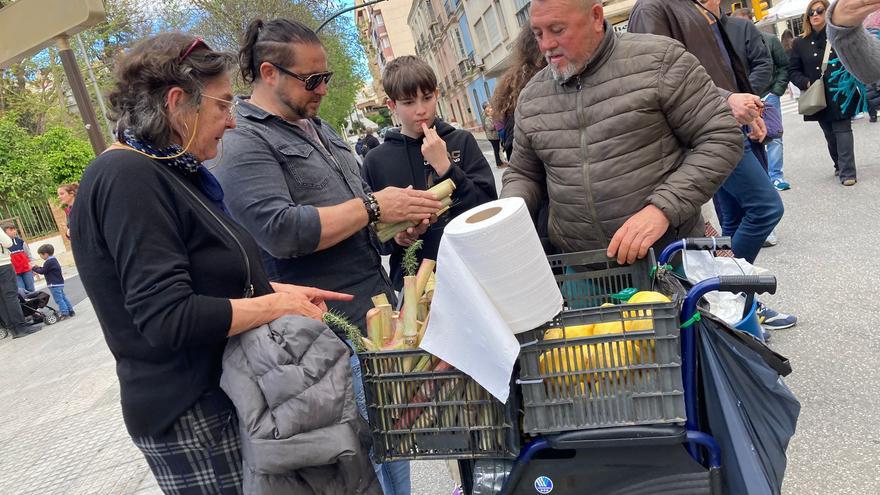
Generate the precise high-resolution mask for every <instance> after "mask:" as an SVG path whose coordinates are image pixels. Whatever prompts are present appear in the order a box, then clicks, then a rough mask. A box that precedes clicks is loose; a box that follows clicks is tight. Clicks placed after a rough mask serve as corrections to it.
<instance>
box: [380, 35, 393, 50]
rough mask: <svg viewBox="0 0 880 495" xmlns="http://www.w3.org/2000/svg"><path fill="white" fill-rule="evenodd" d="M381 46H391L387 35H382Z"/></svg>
mask: <svg viewBox="0 0 880 495" xmlns="http://www.w3.org/2000/svg"><path fill="white" fill-rule="evenodd" d="M382 48H383V49H385V48H391V42H390V41H388V37H387V36H382Z"/></svg>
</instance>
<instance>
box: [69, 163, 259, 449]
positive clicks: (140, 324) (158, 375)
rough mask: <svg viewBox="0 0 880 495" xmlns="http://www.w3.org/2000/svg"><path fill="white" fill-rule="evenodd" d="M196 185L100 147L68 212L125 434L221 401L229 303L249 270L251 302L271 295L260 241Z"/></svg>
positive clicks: (156, 429) (151, 430) (147, 430)
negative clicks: (215, 398)
mask: <svg viewBox="0 0 880 495" xmlns="http://www.w3.org/2000/svg"><path fill="white" fill-rule="evenodd" d="M175 176H176V177H178V178H180V179H181V180H183V182H184V183H185V184H186V186H188V187H187V188H188V189H189V190H190V191H192V192H194V193H195V194H196V195H197V196H198V197H199V198H200V199H201V201H202V202H203V203H204V205H206V206H207V209H206V207H205V206H203V205H202V204H199V202H198V201H197V200H196V199H195V198H194V197H193V196H192V195H191V194H190V193H189V192H187V191H186V190H185V189H184V186H183V184H181V183H180V182H178V181H176V180H175V178H174V177H175ZM197 180H198V178H197V176H196V175H195V174H193V175H187V174H185V173H184V172H181V171H179V170H177V169H172V168H171V167H169V166H167V165H165V164H160V163H159V162H157V161H154V160H152V159H150V158H147V157H145V156H142V155H139V154H136V153H135V152H133V151H129V150H113V151H108V152H106V153H104V154H102V155H101V156H99V157H98V158H97V159H95V161H93V162H92V164H91V165H90V166H89V168H88V169H87V170H86V172H85V174H84V175H83V179H82V182H81V183H80V189H79V193H78V194H77V200H76V203H75V204H74V206H73V211H72V212H71V216H72V217H73V222H72V223H73V227H72V229H71V232H70V236H71V244H72V245H73V254H74V257H75V258H76V264H77V268H78V270H79V273H80V276H81V278H82V282H83V285H84V286H85V289H86V292H87V293H88V295H89V298H90V299H91V302H92V306H93V307H94V308H95V312H96V313H97V316H98V321H99V322H100V323H101V327H102V329H103V331H104V337H105V339H106V341H107V345H108V346H109V347H110V351H111V352H112V353H113V356H114V357H115V358H116V373H117V375H118V376H119V386H120V390H121V394H122V413H123V417H124V419H125V425H126V427H127V428H128V431H129V433H130V434H131V435H132V436H143V435H157V434H160V433H162V432H164V431H166V430H167V429H168V428H169V427H170V426H172V424H173V423H174V422H175V420H176V419H177V418H178V417H179V416H180V415H181V414H182V413H184V412H185V411H186V410H187V409H189V408H190V407H191V406H192V405H193V404H194V403H195V402H196V401H197V400H198V399H199V398H200V397H201V396H202V395H203V394H205V393H208V392H218V391H219V392H220V394H222V391H220V388H219V383H220V372H221V359H222V356H223V350H224V347H225V345H226V335H227V333H228V332H229V327H230V324H231V321H232V307H231V304H230V303H229V299H235V298H241V297H243V296H244V293H245V289H246V283H247V282H246V281H247V272H248V268H247V264H249V265H250V266H249V270H250V280H251V283H252V284H253V286H254V292H255V295H263V294H269V293H271V292H272V288H271V286H270V285H269V281H268V278H267V277H266V275H265V273H264V271H263V268H262V265H261V260H260V251H259V248H258V247H257V245H256V244H255V243H254V241H253V240H252V239H251V237H250V235H249V234H248V233H247V232H246V231H245V230H244V229H242V228H241V227H239V226H238V225H237V224H235V222H233V221H232V220H231V219H229V217H227V216H226V215H225V214H224V213H223V212H222V211H220V209H219V208H217V207H216V206H215V205H214V204H213V203H211V201H209V200H208V198H207V197H206V196H204V195H203V194H202V193H201V192H200V190H199V189H198V187H197V186H196V182H195V181H197ZM208 209H210V211H211V212H213V214H214V215H216V217H217V218H214V216H212V215H211V213H209V210H208ZM218 219H220V221H221V222H222V223H223V224H224V225H225V226H226V228H228V229H229V231H227V230H226V229H224V227H223V226H221V225H220V223H219V222H218ZM230 231H231V232H232V234H233V235H234V238H235V239H237V240H238V243H236V242H235V239H233V237H232V236H230ZM239 243H240V244H241V246H242V247H243V248H244V251H245V252H246V253H247V256H246V257H245V255H244V253H243V252H242V247H239ZM245 259H247V262H246V261H245Z"/></svg>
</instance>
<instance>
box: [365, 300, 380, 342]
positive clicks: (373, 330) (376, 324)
mask: <svg viewBox="0 0 880 495" xmlns="http://www.w3.org/2000/svg"><path fill="white" fill-rule="evenodd" d="M366 320H367V338H368V339H370V340H371V341H373V342H376V343H378V344H380V345H381V344H384V342H382V311H381V310H379V308H370V309H369V311H367V318H366Z"/></svg>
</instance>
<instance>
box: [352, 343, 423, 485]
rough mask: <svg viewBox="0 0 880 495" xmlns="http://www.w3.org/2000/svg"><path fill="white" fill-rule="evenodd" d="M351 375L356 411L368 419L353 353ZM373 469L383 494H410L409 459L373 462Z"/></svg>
mask: <svg viewBox="0 0 880 495" xmlns="http://www.w3.org/2000/svg"><path fill="white" fill-rule="evenodd" d="M349 346H351V343H349ZM351 376H352V383H353V384H354V398H355V402H357V407H358V412H360V414H361V417H363V418H364V419H365V420H366V421H369V418H368V417H367V399H366V396H365V394H364V382H363V373H362V372H361V362H360V360H359V359H358V357H357V354H354V353H352V355H351ZM373 469H374V470H375V471H376V477H377V478H379V484H380V485H382V493H384V494H385V495H410V492H411V490H412V487H411V483H410V470H409V461H394V462H386V463H384V464H376V463H373Z"/></svg>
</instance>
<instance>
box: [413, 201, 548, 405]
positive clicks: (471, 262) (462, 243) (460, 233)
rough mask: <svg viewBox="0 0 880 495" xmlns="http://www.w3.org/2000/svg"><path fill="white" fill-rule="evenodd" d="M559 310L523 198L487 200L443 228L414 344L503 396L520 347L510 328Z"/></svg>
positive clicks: (516, 329)
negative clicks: (427, 312) (421, 332)
mask: <svg viewBox="0 0 880 495" xmlns="http://www.w3.org/2000/svg"><path fill="white" fill-rule="evenodd" d="M561 310H562V294H561V293H560V292H559V288H558V286H557V285H556V281H555V280H554V279H553V272H552V270H551V269H550V265H549V264H548V263H547V258H546V256H545V255H544V250H543V248H542V247H541V241H540V240H539V239H538V233H537V232H536V231H535V227H534V224H533V223H532V219H531V216H530V215H529V212H528V209H527V208H526V204H525V202H524V201H523V200H522V199H521V198H506V199H501V200H498V201H492V202H490V203H486V204H483V205H480V206H478V207H476V208H472V209H470V210H468V211H466V212H464V213H462V214H461V215H459V216H457V217H456V218H454V219H453V220H452V221H451V222H449V224H448V225H447V226H446V228H445V229H444V234H443V239H442V240H441V241H440V249H439V252H438V255H437V284H436V288H435V290H434V299H433V302H432V304H431V319H430V322H429V324H428V329H427V331H426V333H425V337H424V339H423V340H422V344H421V347H422V348H423V349H425V350H427V351H428V352H430V353H432V354H434V355H435V356H438V357H440V358H441V359H443V360H444V361H446V362H448V363H449V364H451V365H453V366H455V367H456V368H458V369H459V370H461V371H463V372H465V373H467V374H468V375H470V376H471V377H473V378H474V379H475V380H476V381H477V382H478V383H480V385H482V386H483V387H484V388H486V390H488V391H489V392H490V393H492V394H493V395H494V396H495V397H497V398H498V399H499V400H501V401H506V400H507V395H508V391H509V390H508V382H509V380H510V374H511V372H512V371H513V364H514V363H515V361H516V357H517V355H518V354H519V344H518V342H517V340H516V337H514V334H515V333H519V332H524V331H526V330H530V329H532V328H535V327H537V326H539V325H541V324H543V323H545V322H547V321H548V320H550V319H551V318H553V316H555V315H556V314H557V313H559V311H561Z"/></svg>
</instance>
